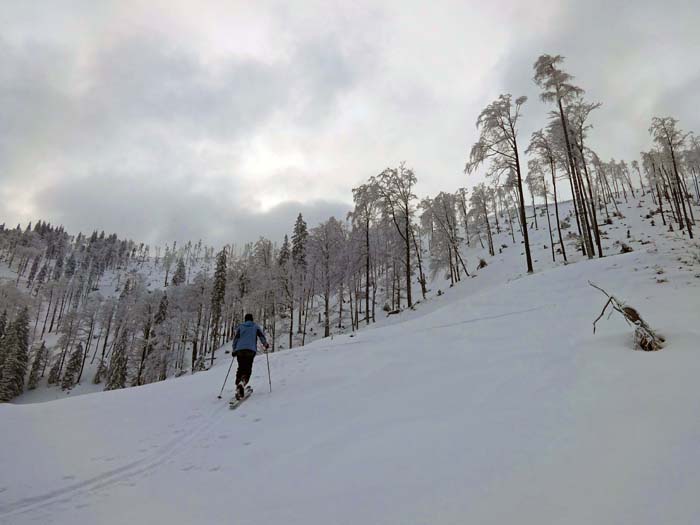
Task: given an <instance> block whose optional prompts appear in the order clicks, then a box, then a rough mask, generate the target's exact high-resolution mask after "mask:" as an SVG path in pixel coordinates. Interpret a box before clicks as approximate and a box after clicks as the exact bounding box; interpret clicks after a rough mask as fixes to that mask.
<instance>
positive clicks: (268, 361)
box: [265, 349, 272, 394]
mask: <svg viewBox="0 0 700 525" xmlns="http://www.w3.org/2000/svg"><path fill="white" fill-rule="evenodd" d="M265 357H266V358H267V382H268V383H270V394H272V376H270V355H269V350H268V349H265Z"/></svg>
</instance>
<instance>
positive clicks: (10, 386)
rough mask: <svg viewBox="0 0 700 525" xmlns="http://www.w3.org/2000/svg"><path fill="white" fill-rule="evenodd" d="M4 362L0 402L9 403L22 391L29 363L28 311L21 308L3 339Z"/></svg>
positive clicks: (0, 381)
mask: <svg viewBox="0 0 700 525" xmlns="http://www.w3.org/2000/svg"><path fill="white" fill-rule="evenodd" d="M3 346H4V347H5V362H4V363H3V370H2V378H1V379H0V401H9V400H10V399H12V398H14V397H16V396H18V395H20V394H21V393H22V391H23V390H24V378H25V376H26V374H27V364H28V362H29V310H28V309H27V308H26V307H25V308H23V309H22V310H21V311H20V313H19V315H17V318H16V319H15V320H14V321H13V322H12V324H11V325H10V326H9V327H8V330H7V334H6V335H5V337H3Z"/></svg>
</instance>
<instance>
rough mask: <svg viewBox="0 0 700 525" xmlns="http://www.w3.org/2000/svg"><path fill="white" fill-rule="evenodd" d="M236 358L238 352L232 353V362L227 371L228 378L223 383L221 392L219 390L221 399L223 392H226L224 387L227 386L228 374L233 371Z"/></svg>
mask: <svg viewBox="0 0 700 525" xmlns="http://www.w3.org/2000/svg"><path fill="white" fill-rule="evenodd" d="M234 359H236V354H235V353H233V354H231V364H230V365H228V372H226V378H225V379H224V384H223V385H221V392H219V396H218V397H219V399H221V394H223V393H224V387H225V386H226V381H228V375H229V374H230V373H231V367H232V366H233V360H234Z"/></svg>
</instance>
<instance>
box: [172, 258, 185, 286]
mask: <svg viewBox="0 0 700 525" xmlns="http://www.w3.org/2000/svg"><path fill="white" fill-rule="evenodd" d="M186 278H187V269H186V268H185V260H184V259H183V258H182V257H180V258H179V259H178V260H177V268H176V269H175V273H174V274H173V279H172V281H171V282H172V285H173V286H179V285H181V284H182V283H184V282H185V279H186Z"/></svg>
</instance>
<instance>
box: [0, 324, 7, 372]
mask: <svg viewBox="0 0 700 525" xmlns="http://www.w3.org/2000/svg"><path fill="white" fill-rule="evenodd" d="M6 329H7V310H3V312H2V314H0V379H2V367H3V363H4V362H5V356H6V351H5V345H3V343H2V340H3V337H4V336H5V332H6Z"/></svg>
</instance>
